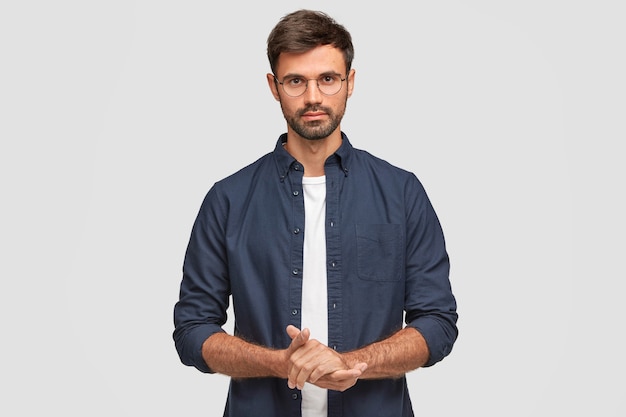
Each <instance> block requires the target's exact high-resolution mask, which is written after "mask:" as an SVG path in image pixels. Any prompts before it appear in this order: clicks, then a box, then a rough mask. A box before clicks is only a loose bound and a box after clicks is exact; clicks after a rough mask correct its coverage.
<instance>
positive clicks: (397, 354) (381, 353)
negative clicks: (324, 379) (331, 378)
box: [343, 327, 429, 379]
mask: <svg viewBox="0 0 626 417" xmlns="http://www.w3.org/2000/svg"><path fill="white" fill-rule="evenodd" d="M343 356H344V359H345V361H346V363H347V364H348V365H350V366H352V365H354V364H355V363H359V362H364V363H366V364H367V369H366V370H365V372H364V373H363V375H362V376H361V377H360V379H378V378H397V377H400V376H402V375H404V374H406V373H407V372H409V371H412V370H414V369H417V368H419V367H421V366H423V365H424V364H426V362H427V361H428V356H429V352H428V345H427V344H426V340H424V337H423V336H422V335H421V334H420V333H419V332H418V331H417V330H416V329H415V328H413V327H406V328H404V329H402V330H400V331H399V332H397V333H395V334H393V335H392V336H390V337H388V338H387V339H384V340H381V341H379V342H376V343H372V344H371V345H367V346H365V347H363V348H361V349H357V350H354V351H351V352H346V353H344V354H343Z"/></svg>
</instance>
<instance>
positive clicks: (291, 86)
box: [274, 74, 346, 97]
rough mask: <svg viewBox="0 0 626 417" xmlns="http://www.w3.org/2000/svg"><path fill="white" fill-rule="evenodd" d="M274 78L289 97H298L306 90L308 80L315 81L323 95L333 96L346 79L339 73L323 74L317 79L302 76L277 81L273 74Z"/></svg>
mask: <svg viewBox="0 0 626 417" xmlns="http://www.w3.org/2000/svg"><path fill="white" fill-rule="evenodd" d="M274 80H276V82H277V83H278V84H280V85H281V86H282V87H283V91H284V92H285V94H287V95H288V96H289V97H300V96H301V95H302V94H304V92H305V91H306V89H307V87H308V86H309V81H317V88H319V90H320V92H321V93H322V94H324V95H325V96H333V95H335V94H337V93H338V92H339V91H341V86H342V85H343V82H344V81H345V80H346V79H345V78H341V75H339V74H325V75H322V76H320V77H319V78H318V79H311V80H308V79H306V78H302V77H297V76H294V77H286V78H285V79H283V80H282V81H278V78H276V76H275V75H274Z"/></svg>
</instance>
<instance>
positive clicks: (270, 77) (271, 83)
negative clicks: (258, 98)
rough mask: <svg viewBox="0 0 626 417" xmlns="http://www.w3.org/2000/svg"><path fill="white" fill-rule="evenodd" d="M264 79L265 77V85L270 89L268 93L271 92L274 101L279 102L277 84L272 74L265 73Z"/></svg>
mask: <svg viewBox="0 0 626 417" xmlns="http://www.w3.org/2000/svg"><path fill="white" fill-rule="evenodd" d="M266 77H267V85H268V86H269V87H270V91H271V92H272V95H273V96H274V99H275V100H276V101H280V95H278V83H277V82H276V79H275V78H274V74H270V73H267V75H266Z"/></svg>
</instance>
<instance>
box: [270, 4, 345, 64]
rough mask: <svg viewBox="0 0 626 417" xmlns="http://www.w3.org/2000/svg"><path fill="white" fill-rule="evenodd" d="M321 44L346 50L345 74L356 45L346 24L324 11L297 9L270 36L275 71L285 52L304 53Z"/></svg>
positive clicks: (283, 19) (271, 56)
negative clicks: (279, 59) (280, 57)
mask: <svg viewBox="0 0 626 417" xmlns="http://www.w3.org/2000/svg"><path fill="white" fill-rule="evenodd" d="M321 45H332V46H334V47H335V48H338V49H340V50H341V51H342V52H343V57H344V59H345V61H346V74H347V73H348V72H349V71H350V68H351V67H352V59H353V58H354V47H353V46H352V37H351V36H350V33H349V32H348V31H347V30H346V28H345V27H343V26H342V25H340V24H339V23H337V22H336V21H335V20H334V19H333V18H331V17H330V16H328V15H327V14H325V13H323V12H318V11H313V10H304V9H303V10H297V11H295V12H292V13H289V14H287V15H285V16H284V17H283V18H282V19H281V20H280V21H279V22H278V24H276V26H274V29H272V31H271V32H270V35H269V36H268V38H267V58H268V59H269V61H270V68H271V69H272V72H274V73H275V71H276V65H277V64H278V57H279V56H280V54H281V53H283V52H289V53H304V52H307V51H310V50H311V49H313V48H316V47H318V46H321Z"/></svg>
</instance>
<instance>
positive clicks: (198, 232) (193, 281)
mask: <svg viewBox="0 0 626 417" xmlns="http://www.w3.org/2000/svg"><path fill="white" fill-rule="evenodd" d="M225 213H226V210H225V208H224V203H223V201H220V198H219V193H218V191H217V189H216V187H215V186H214V187H213V188H212V189H211V190H210V191H209V192H208V193H207V195H206V197H205V199H204V201H203V203H202V206H201V207H200V211H199V213H198V215H197V217H196V220H195V222H194V225H193V228H192V231H191V237H190V239H189V244H188V246H187V251H186V253H185V259H184V263H183V278H182V282H181V285H180V296H179V300H178V302H177V303H176V305H175V306H174V327H175V328H174V333H173V337H174V342H175V345H176V350H177V351H178V355H179V356H180V360H181V362H182V363H183V364H185V365H189V366H194V367H196V368H197V369H198V370H200V371H202V372H208V373H212V372H213V371H212V370H211V369H210V368H209V367H208V366H207V364H206V362H205V360H204V358H203V356H202V344H203V343H204V341H205V340H206V339H207V338H209V337H210V336H211V335H213V334H215V333H218V332H223V329H222V326H223V325H224V323H226V319H227V316H226V311H227V309H228V303H229V296H230V284H229V279H228V269H227V257H226V249H225V241H224V236H225V233H224V225H225V224H226V222H225V216H226V214H225Z"/></svg>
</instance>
